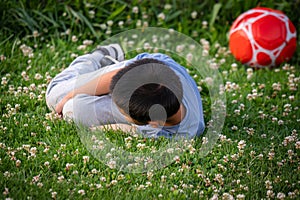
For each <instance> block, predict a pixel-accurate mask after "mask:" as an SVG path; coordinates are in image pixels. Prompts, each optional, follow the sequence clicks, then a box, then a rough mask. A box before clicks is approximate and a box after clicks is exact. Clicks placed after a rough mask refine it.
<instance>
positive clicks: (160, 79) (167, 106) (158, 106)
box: [110, 58, 183, 125]
mask: <svg viewBox="0 0 300 200" xmlns="http://www.w3.org/2000/svg"><path fill="white" fill-rule="evenodd" d="M110 93H111V94H112V99H113V101H114V102H115V104H116V105H117V106H118V108H119V109H120V110H121V112H122V113H123V114H125V115H126V116H127V117H130V118H131V119H132V120H133V121H134V122H135V123H136V124H140V125H142V124H148V123H149V122H150V121H166V120H167V118H169V117H171V116H173V115H174V114H176V113H177V112H178V110H179V108H180V104H181V101H182V96H183V92H182V85H181V82H180V80H179V77H178V76H177V75H176V74H175V72H174V71H173V70H171V69H170V67H168V66H167V65H166V64H164V63H163V62H161V61H158V60H156V59H151V58H144V59H140V60H137V61H134V62H132V63H130V64H129V65H128V66H126V67H125V68H122V69H121V70H120V71H119V72H118V73H117V74H116V75H115V76H114V77H113V78H112V81H111V85H110Z"/></svg>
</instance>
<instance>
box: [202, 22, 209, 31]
mask: <svg viewBox="0 0 300 200" xmlns="http://www.w3.org/2000/svg"><path fill="white" fill-rule="evenodd" d="M207 25H208V22H207V21H202V28H204V29H205V28H207Z"/></svg>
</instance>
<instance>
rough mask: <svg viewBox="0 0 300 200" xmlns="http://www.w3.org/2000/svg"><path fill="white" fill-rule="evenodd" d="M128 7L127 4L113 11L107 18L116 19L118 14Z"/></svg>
mask: <svg viewBox="0 0 300 200" xmlns="http://www.w3.org/2000/svg"><path fill="white" fill-rule="evenodd" d="M126 7H127V4H125V5H123V6H121V7H119V8H118V9H117V10H115V11H114V12H113V13H111V15H110V16H109V17H108V18H107V20H112V19H114V18H115V17H116V16H118V15H119V14H120V13H121V12H122V11H123V10H124V9H125V8H126Z"/></svg>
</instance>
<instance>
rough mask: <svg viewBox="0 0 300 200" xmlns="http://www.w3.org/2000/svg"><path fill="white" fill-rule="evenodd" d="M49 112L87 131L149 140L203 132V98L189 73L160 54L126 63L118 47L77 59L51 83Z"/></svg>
mask: <svg viewBox="0 0 300 200" xmlns="http://www.w3.org/2000/svg"><path fill="white" fill-rule="evenodd" d="M46 101H47V105H48V107H49V108H50V109H51V110H55V111H56V112H57V113H59V114H61V115H63V117H64V118H65V119H71V120H73V121H74V122H75V123H76V124H78V125H83V126H88V127H95V126H97V127H107V125H109V126H110V127H112V128H120V129H122V130H124V131H128V130H131V131H136V132H138V133H140V134H142V135H143V136H145V137H154V138H157V137H160V136H164V137H167V138H178V137H185V138H193V137H195V136H199V135H200V134H201V133H203V131H204V119H203V110H202V102H201V97H200V94H199V91H198V88H197V85H196V83H195V82H194V80H193V79H192V78H191V77H190V76H189V74H188V73H187V71H186V69H185V68H184V67H182V66H181V65H179V64H178V63H176V62H175V61H174V60H173V59H171V58H170V57H168V56H167V55H165V54H161V53H154V54H149V53H142V54H139V55H137V56H136V57H134V58H132V59H129V60H124V52H123V50H122V48H121V47H120V45H118V44H111V45H108V46H101V47H99V48H97V49H96V50H94V51H93V52H91V53H89V54H86V55H83V56H79V57H77V58H76V59H75V60H74V61H73V62H72V63H71V65H70V66H69V67H68V68H66V69H65V70H63V71H62V72H61V73H59V74H58V75H57V76H56V77H55V78H54V79H53V80H52V81H51V82H50V84H49V85H48V88H47V92H46Z"/></svg>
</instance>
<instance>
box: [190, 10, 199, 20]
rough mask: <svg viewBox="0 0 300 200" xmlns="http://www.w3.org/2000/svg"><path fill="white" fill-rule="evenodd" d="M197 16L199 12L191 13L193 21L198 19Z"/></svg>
mask: <svg viewBox="0 0 300 200" xmlns="http://www.w3.org/2000/svg"><path fill="white" fill-rule="evenodd" d="M197 15H198V13H197V11H193V12H192V13H191V17H192V19H196V18H197Z"/></svg>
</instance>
